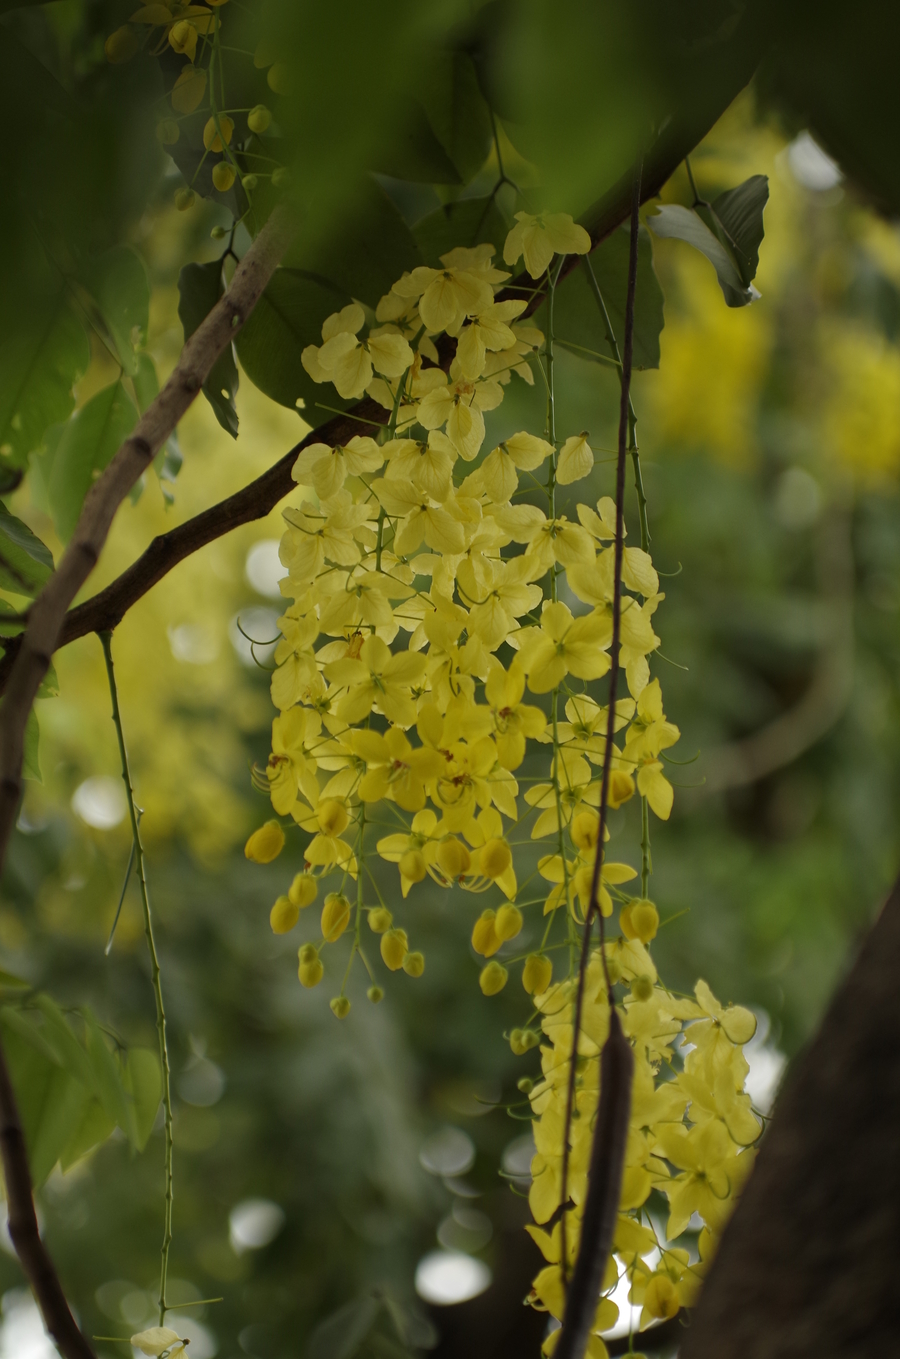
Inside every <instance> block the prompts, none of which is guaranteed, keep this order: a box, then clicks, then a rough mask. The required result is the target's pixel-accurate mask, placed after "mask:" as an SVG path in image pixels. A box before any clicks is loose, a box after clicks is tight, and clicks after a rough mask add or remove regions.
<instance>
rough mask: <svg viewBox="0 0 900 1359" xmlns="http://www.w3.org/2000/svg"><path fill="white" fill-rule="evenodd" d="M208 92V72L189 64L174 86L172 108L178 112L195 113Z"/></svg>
mask: <svg viewBox="0 0 900 1359" xmlns="http://www.w3.org/2000/svg"><path fill="white" fill-rule="evenodd" d="M205 94H206V72H205V71H204V70H203V68H202V67H201V68H199V69H198V68H197V67H196V66H188V67H186V69H185V70H183V71H182V72H181V75H180V76H179V77H178V79H177V80H176V81H175V84H174V85H173V86H172V108H173V109H174V110H175V112H176V113H193V112H194V109H195V108H197V106H198V105H199V104H200V103H201V102H202V100H203V96H204V95H205Z"/></svg>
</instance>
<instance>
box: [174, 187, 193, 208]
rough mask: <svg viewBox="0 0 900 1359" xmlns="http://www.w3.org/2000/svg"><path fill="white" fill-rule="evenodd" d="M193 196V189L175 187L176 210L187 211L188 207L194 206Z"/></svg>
mask: <svg viewBox="0 0 900 1359" xmlns="http://www.w3.org/2000/svg"><path fill="white" fill-rule="evenodd" d="M194 197H195V195H194V190H193V189H176V190H175V206H176V208H177V209H178V211H179V212H187V210H188V208H192V207H193V206H194Z"/></svg>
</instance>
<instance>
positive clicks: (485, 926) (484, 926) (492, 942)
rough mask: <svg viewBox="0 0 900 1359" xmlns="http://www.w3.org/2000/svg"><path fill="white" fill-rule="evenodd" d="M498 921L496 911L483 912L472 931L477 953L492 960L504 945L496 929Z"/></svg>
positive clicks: (474, 947)
mask: <svg viewBox="0 0 900 1359" xmlns="http://www.w3.org/2000/svg"><path fill="white" fill-rule="evenodd" d="M496 919H497V913H496V911H492V910H490V909H488V910H486V911H482V912H481V915H480V916H479V917H478V919H477V920H476V921H475V926H474V928H473V930H472V947H473V949H474V950H475V952H476V953H481V954H483V956H484V957H485V958H490V956H491V955H492V954H493V953H496V952H497V949H498V948H499V947H500V945H501V944H502V943H503V940H502V939H500V938H498V935H497V931H496V929H495V927H494V921H495V920H496Z"/></svg>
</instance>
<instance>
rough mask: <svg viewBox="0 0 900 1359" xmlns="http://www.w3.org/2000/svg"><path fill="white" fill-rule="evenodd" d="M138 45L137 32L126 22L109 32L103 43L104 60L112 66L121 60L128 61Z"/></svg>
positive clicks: (120, 62) (118, 63) (119, 63)
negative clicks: (113, 31)
mask: <svg viewBox="0 0 900 1359" xmlns="http://www.w3.org/2000/svg"><path fill="white" fill-rule="evenodd" d="M139 47H140V43H139V42H138V37H137V34H136V33H135V31H134V29H133V28H129V27H128V25H127V24H123V25H122V27H121V28H117V29H116V31H115V33H110V35H109V37H108V38H107V39H106V42H105V43H104V44H103V50H104V52H105V53H106V60H107V61H108V62H110V63H111V64H112V65H113V66H120V65H121V64H122V62H125V61H130V60H131V58H132V57H133V56H134V54H135V52H136V51H137V50H138V48H139Z"/></svg>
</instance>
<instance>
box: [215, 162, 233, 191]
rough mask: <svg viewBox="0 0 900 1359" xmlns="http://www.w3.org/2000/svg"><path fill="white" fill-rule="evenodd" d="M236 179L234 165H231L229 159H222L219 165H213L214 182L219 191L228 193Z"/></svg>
mask: <svg viewBox="0 0 900 1359" xmlns="http://www.w3.org/2000/svg"><path fill="white" fill-rule="evenodd" d="M234 180H235V174H234V166H233V165H229V164H228V161H227V160H220V161H219V163H218V165H214V166H213V172H212V182H213V184H214V185H215V186H216V188H217V189H218V190H219V193H227V192H228V190H229V189H230V188H231V186H232V184H233V183H234Z"/></svg>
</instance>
